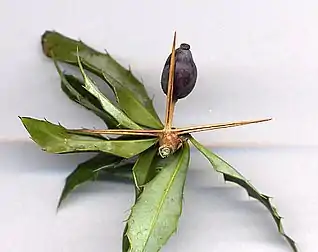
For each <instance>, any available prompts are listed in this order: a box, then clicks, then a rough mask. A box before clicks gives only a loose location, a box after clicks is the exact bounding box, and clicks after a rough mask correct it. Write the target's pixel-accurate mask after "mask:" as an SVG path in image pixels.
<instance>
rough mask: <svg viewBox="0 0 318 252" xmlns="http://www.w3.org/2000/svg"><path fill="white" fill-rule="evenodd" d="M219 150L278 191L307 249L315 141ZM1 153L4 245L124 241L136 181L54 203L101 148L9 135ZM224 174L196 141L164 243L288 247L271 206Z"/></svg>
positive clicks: (179, 247)
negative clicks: (175, 225) (48, 149)
mask: <svg viewBox="0 0 318 252" xmlns="http://www.w3.org/2000/svg"><path fill="white" fill-rule="evenodd" d="M216 152H217V153H219V154H220V155H222V157H224V158H225V159H226V160H228V161H229V162H230V163H231V164H233V165H234V166H235V167H237V169H239V170H240V171H241V172H242V173H243V174H245V175H246V177H247V178H249V179H251V180H252V182H253V183H254V184H255V186H256V187H258V188H259V190H260V191H261V192H263V193H265V194H269V195H271V196H274V202H275V204H276V205H277V206H278V211H279V212H280V214H281V215H283V216H284V217H285V218H286V220H284V221H283V223H284V225H285V229H286V232H287V233H288V234H289V235H290V236H292V237H293V238H295V240H296V241H297V242H299V245H300V246H301V248H302V249H301V251H308V252H309V251H314V250H313V249H314V248H315V247H316V245H315V244H314V243H315V240H316V239H315V237H316V235H317V225H318V219H317V215H316V213H317V210H318V202H317V197H314V196H310V197H309V196H308V191H311V192H315V191H317V189H318V187H317V183H315V178H316V177H317V169H316V167H317V164H318V157H317V156H316V155H315V153H317V150H316V149H314V148H307V149H300V148H288V149H279V148H276V149H271V148H268V149H256V150H253V149H244V148H236V149H235V148H233V149H216ZM0 153H1V162H2V165H1V167H0V182H1V183H0V198H1V200H2V206H3V207H2V208H1V215H0V222H1V226H0V237H1V239H0V240H1V242H0V250H1V251H10V252H11V251H12V252H29V251H30V252H31V251H47V252H51V251H52V252H53V251H54V252H55V251H72V252H74V251H75V252H86V251H94V252H95V251H96V252H98V251H101V252H102V251H120V246H121V233H122V230H123V227H124V223H123V221H124V219H125V218H126V217H127V216H128V214H129V208H130V206H131V204H132V203H133V187H132V185H131V184H129V183H128V184H127V183H115V182H108V181H107V182H94V183H87V184H85V185H83V186H81V187H79V188H78V189H77V190H75V191H74V192H73V193H72V194H71V195H70V196H69V197H68V198H67V200H66V201H65V204H64V205H63V206H62V208H61V209H60V211H59V212H58V213H56V204H57V202H58V198H59V196H60V193H61V190H62V187H63V183H64V179H65V177H66V176H67V175H68V174H69V173H70V172H71V171H72V170H73V169H74V168H75V167H76V165H77V164H78V163H80V162H82V161H84V160H86V159H87V158H89V157H91V156H92V155H93V154H71V155H53V154H48V153H44V152H42V151H41V150H40V149H39V148H38V147H37V146H36V145H35V144H33V143H32V142H24V143H1V144H0ZM304 167H306V172H305V173H304V172H302V169H303V168H304ZM222 181H223V179H222V178H221V177H220V176H219V175H216V174H215V173H214V172H213V171H212V169H211V168H210V166H209V163H208V162H207V161H206V160H205V159H204V158H203V157H201V156H200V155H199V153H198V152H197V151H192V158H191V167H190V170H189V175H188V178H187V184H186V189H185V199H184V205H183V215H182V217H181V220H180V226H179V229H178V231H177V234H176V235H175V236H173V238H172V239H171V240H170V241H169V242H168V244H167V246H166V247H165V248H164V249H163V251H167V252H168V251H189V252H190V251H202V252H205V251H207V252H208V251H209V252H210V251H233V249H235V251H242V252H247V251H273V252H275V251H276V252H279V251H282V252H283V251H286V252H287V251H289V248H288V245H287V243H285V241H284V240H283V238H281V237H280V236H279V235H278V233H277V231H276V226H275V224H274V221H273V220H272V219H271V216H270V215H269V214H268V212H267V211H266V209H265V208H264V207H263V206H262V205H261V204H260V203H258V202H257V201H255V200H252V199H249V197H248V196H247V194H246V192H245V191H244V190H243V189H241V188H238V187H237V186H234V185H233V184H230V183H227V184H225V183H224V182H222ZM295 185H296V186H295Z"/></svg>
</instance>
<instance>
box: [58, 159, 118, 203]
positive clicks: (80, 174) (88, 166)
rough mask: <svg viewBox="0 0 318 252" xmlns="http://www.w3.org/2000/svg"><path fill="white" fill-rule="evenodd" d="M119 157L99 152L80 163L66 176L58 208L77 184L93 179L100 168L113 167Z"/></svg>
mask: <svg viewBox="0 0 318 252" xmlns="http://www.w3.org/2000/svg"><path fill="white" fill-rule="evenodd" d="M121 160H122V158H121V157H117V156H113V155H109V154H107V153H99V154H97V155H96V156H95V157H93V158H91V159H89V160H87V161H85V162H84V163H81V164H79V165H78V166H77V168H76V169H75V170H74V171H73V172H72V173H71V174H70V175H69V176H68V177H67V178H66V181H65V185H64V188H63V191H62V195H61V197H60V199H59V203H58V208H59V207H60V206H61V203H62V201H63V200H64V199H65V198H66V197H67V196H68V194H69V193H70V192H71V191H73V190H74V189H75V188H76V187H78V186H79V185H81V184H83V183H85V182H87V181H92V180H95V179H96V178H97V176H98V174H99V172H100V171H101V170H105V169H114V167H115V165H117V164H119V163H120V161H121Z"/></svg>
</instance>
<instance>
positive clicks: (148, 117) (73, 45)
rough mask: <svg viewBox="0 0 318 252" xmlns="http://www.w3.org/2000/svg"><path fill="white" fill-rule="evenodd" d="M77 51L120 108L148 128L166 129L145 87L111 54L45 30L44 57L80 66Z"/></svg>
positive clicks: (43, 38)
mask: <svg viewBox="0 0 318 252" xmlns="http://www.w3.org/2000/svg"><path fill="white" fill-rule="evenodd" d="M77 48H78V49H79V56H80V58H81V59H82V61H83V65H84V68H85V69H87V70H88V71H90V72H92V73H94V74H96V75H97V76H99V77H100V78H102V79H104V80H106V81H107V84H108V85H109V86H110V87H111V88H112V89H113V90H114V92H115V94H116V97H117V101H118V103H119V105H120V107H121V108H122V109H123V111H124V112H125V113H126V114H127V115H128V116H129V117H130V118H131V119H132V120H134V121H135V122H137V123H138V124H140V125H143V126H146V127H150V128H156V129H161V128H163V125H162V122H161V121H160V119H159V116H158V115H157V113H156V111H155V109H154V106H153V103H152V100H151V99H150V98H149V96H148V94H147V91H146V89H145V87H144V85H143V84H142V83H141V82H140V81H139V80H138V79H137V78H136V77H135V76H134V75H133V74H132V72H131V71H130V70H127V69H125V68H124V67H123V66H121V65H120V64H119V63H118V62H117V61H116V60H115V59H113V58H112V57H111V56H110V55H109V54H108V53H101V52H98V51H96V50H94V49H93V48H91V47H89V46H87V45H86V44H84V43H83V42H82V41H78V40H74V39H71V38H69V37H66V36H64V35H62V34H60V33H57V32H54V31H46V32H45V33H44V34H43V35H42V49H43V52H44V54H45V55H46V56H48V57H52V55H54V58H55V59H56V60H58V61H62V62H65V63H68V64H72V65H77ZM132 104H133V105H134V107H133V108H134V109H132V107H131V105H132ZM136 111H137V112H136Z"/></svg>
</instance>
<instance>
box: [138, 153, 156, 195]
mask: <svg viewBox="0 0 318 252" xmlns="http://www.w3.org/2000/svg"><path fill="white" fill-rule="evenodd" d="M157 153H158V149H157V148H156V147H151V148H149V149H148V150H147V151H144V152H143V153H141V154H140V155H139V158H138V160H137V162H136V163H135V165H134V167H133V176H134V181H135V186H136V190H137V191H136V198H138V196H139V195H140V193H141V191H142V187H143V186H144V185H145V184H146V183H148V182H149V181H150V180H152V179H153V178H154V177H155V175H156V169H153V167H152V166H151V164H152V161H153V160H154V158H155V155H156V154H157Z"/></svg>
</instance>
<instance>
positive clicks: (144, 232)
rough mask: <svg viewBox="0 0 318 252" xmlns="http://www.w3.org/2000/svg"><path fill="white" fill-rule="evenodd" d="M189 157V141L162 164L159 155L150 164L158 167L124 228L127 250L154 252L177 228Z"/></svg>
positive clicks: (144, 187) (132, 251)
mask: <svg viewBox="0 0 318 252" xmlns="http://www.w3.org/2000/svg"><path fill="white" fill-rule="evenodd" d="M189 159H190V149H189V145H188V143H184V146H183V148H181V149H180V150H178V151H177V152H176V153H175V154H174V155H171V156H169V157H168V158H166V159H165V160H164V163H163V164H164V165H162V163H161V162H160V159H157V160H158V162H154V164H153V165H152V169H156V170H160V171H159V173H158V174H157V175H156V176H155V177H154V178H153V179H152V180H151V181H150V182H148V183H146V184H145V185H143V186H142V188H143V189H142V193H141V194H140V196H139V197H138V199H137V202H136V204H135V205H134V206H133V207H132V210H131V215H130V217H129V220H128V228H127V236H128V239H129V242H130V249H129V252H141V251H142V252H157V251H159V250H160V249H161V247H162V246H163V245H165V244H166V242H167V241H168V239H169V238H170V236H171V235H172V234H173V233H174V232H175V231H176V229H177V225H178V220H179V217H180V215H181V211H182V199H183V188H184V184H185V180H186V174H187V170H188V167H189ZM161 160H162V159H161Z"/></svg>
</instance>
